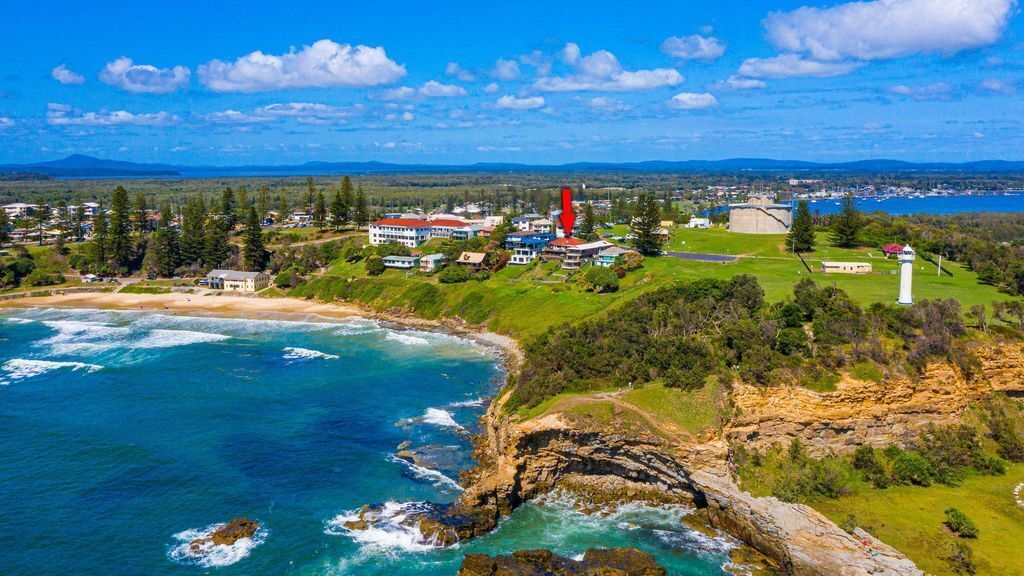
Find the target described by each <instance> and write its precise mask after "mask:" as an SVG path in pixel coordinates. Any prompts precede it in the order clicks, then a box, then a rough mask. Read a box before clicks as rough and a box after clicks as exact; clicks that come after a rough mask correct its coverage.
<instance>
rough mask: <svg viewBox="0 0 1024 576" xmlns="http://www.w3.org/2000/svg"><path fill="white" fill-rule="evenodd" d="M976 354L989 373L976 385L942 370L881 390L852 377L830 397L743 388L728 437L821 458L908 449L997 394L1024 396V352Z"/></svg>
mask: <svg viewBox="0 0 1024 576" xmlns="http://www.w3.org/2000/svg"><path fill="white" fill-rule="evenodd" d="M976 353H977V355H978V357H979V358H980V360H981V362H982V366H983V368H982V371H981V373H980V374H979V375H977V376H976V377H974V378H973V379H967V378H965V377H964V375H963V374H962V373H961V372H960V370H958V369H957V368H956V367H955V366H953V365H951V364H948V363H936V364H931V365H929V366H928V368H927V369H926V371H925V373H924V374H923V375H922V376H921V377H920V378H917V379H911V378H900V379H897V380H892V381H887V382H882V383H877V382H866V381H862V380H856V379H854V378H851V377H849V376H846V377H844V378H843V379H842V380H841V381H840V382H839V383H838V385H837V389H836V391H835V392H827V393H821V392H814V391H812V390H808V389H806V388H801V387H797V386H788V387H771V388H758V387H755V386H750V385H745V384H738V385H736V386H735V387H734V392H733V395H732V399H733V402H734V404H735V406H736V410H737V413H738V414H737V416H736V417H735V418H734V419H733V420H732V421H731V422H730V423H729V425H728V426H727V427H726V430H725V435H726V438H727V439H728V440H729V441H730V442H731V443H739V444H743V445H744V446H745V447H747V448H755V449H764V448H767V447H769V446H771V445H773V444H777V443H782V444H785V443H788V442H789V441H790V439H792V438H800V439H801V441H802V442H803V443H804V444H805V445H806V446H807V447H808V451H809V452H810V453H811V454H812V455H814V456H821V455H825V454H827V453H828V452H830V451H834V452H836V453H839V454H842V453H849V452H852V451H853V450H854V449H856V447H857V446H859V445H861V444H868V445H871V446H875V447H883V446H887V445H889V444H899V445H901V446H903V445H906V444H907V443H908V442H910V441H912V440H914V439H915V438H916V437H917V436H918V434H919V433H920V431H921V430H922V429H924V428H925V427H927V426H928V425H929V424H938V425H942V424H950V423H953V422H956V421H957V420H959V418H960V416H961V415H962V414H963V412H964V410H965V409H966V408H967V406H968V404H969V403H970V402H971V401H973V400H977V399H979V398H984V397H987V396H990V395H992V394H993V393H994V392H1006V393H1008V394H1013V395H1020V394H1024V348H1022V347H1021V346H1020V345H1016V344H1015V345H1000V346H993V347H985V348H978V349H977V350H976Z"/></svg>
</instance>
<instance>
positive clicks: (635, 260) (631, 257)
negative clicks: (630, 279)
mask: <svg viewBox="0 0 1024 576" xmlns="http://www.w3.org/2000/svg"><path fill="white" fill-rule="evenodd" d="M643 267H644V255H643V254H641V253H639V252H626V253H625V254H623V255H622V269H623V270H625V271H627V272H629V271H632V270H639V269H641V268H643Z"/></svg>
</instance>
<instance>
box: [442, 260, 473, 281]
mask: <svg viewBox="0 0 1024 576" xmlns="http://www.w3.org/2000/svg"><path fill="white" fill-rule="evenodd" d="M469 277H470V274H469V270H466V267H465V266H459V265H457V264H456V265H454V266H448V267H446V268H445V269H444V270H441V272H440V273H439V274H438V275H437V280H438V281H439V282H441V283H442V284H457V283H459V282H465V281H467V280H469Z"/></svg>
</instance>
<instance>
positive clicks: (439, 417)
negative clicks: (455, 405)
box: [421, 408, 466, 432]
mask: <svg viewBox="0 0 1024 576" xmlns="http://www.w3.org/2000/svg"><path fill="white" fill-rule="evenodd" d="M421 419H422V420H423V423H424V424H433V425H434V426H440V427H442V428H455V429H456V430H459V431H461V432H465V430H466V429H465V428H463V427H462V425H461V424H459V423H458V422H456V421H455V418H452V413H451V412H449V411H447V410H441V409H440V408H427V411H426V412H424V413H423V417H422V418H421Z"/></svg>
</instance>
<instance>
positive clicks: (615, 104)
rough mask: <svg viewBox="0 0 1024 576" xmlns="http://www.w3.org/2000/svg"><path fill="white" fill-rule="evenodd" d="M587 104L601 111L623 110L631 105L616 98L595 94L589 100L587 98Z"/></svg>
mask: <svg viewBox="0 0 1024 576" xmlns="http://www.w3.org/2000/svg"><path fill="white" fill-rule="evenodd" d="M587 106H589V107H591V108H593V109H595V110H601V111H602V112H624V111H626V110H629V109H630V108H631V106H630V105H629V104H626V103H625V102H623V101H622V100H619V99H618V98H608V97H607V96H595V97H594V98H591V99H590V100H587Z"/></svg>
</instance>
